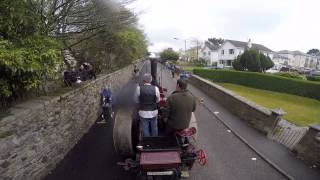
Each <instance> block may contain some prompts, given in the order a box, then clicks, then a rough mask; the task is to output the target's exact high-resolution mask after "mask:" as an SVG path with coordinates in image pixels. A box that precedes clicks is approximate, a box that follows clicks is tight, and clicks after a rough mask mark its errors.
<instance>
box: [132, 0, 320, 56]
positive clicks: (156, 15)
mask: <svg viewBox="0 0 320 180" xmlns="http://www.w3.org/2000/svg"><path fill="white" fill-rule="evenodd" d="M131 7H132V8H133V9H134V10H135V11H136V12H137V13H139V18H140V20H139V23H140V25H141V27H142V28H143V29H144V31H145V32H146V34H147V36H148V39H149V41H150V43H152V45H150V47H149V50H150V51H152V52H153V51H160V50H162V49H164V48H168V47H173V48H174V49H180V48H182V49H183V48H184V42H183V41H182V40H181V41H177V40H174V39H173V38H174V37H177V38H180V39H192V38H198V39H200V40H205V39H207V38H210V37H221V38H224V39H233V40H239V41H247V40H248V39H249V38H250V39H251V40H252V42H253V43H259V44H263V45H265V46H267V47H268V48H270V49H272V50H274V51H278V50H283V49H287V50H301V51H304V52H306V51H307V50H309V49H311V48H320V0H137V1H136V2H135V3H134V4H133V5H131ZM191 44H192V43H191V42H190V41H188V42H187V47H189V46H190V45H191Z"/></svg>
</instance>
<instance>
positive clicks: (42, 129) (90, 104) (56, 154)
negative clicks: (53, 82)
mask: <svg viewBox="0 0 320 180" xmlns="http://www.w3.org/2000/svg"><path fill="white" fill-rule="evenodd" d="M137 63H138V67H141V66H142V64H143V63H142V62H137ZM140 69H141V68H140ZM132 75H133V65H130V66H128V67H126V68H123V69H121V70H119V71H116V72H114V73H112V74H108V75H102V76H99V77H98V78H97V79H96V80H94V81H90V82H85V83H84V84H83V85H82V86H81V87H78V88H76V89H74V90H71V91H69V92H66V93H62V94H61V95H57V96H52V97H40V98H37V99H33V100H31V101H28V102H25V103H22V104H19V105H17V106H15V107H13V108H12V109H11V110H10V115H9V116H7V117H4V118H2V119H0V179H1V180H11V179H17V180H20V179H21V180H22V179H23V180H27V179H32V180H34V179H35V180H37V179H41V178H43V177H44V176H46V175H47V174H48V172H50V171H51V170H53V169H54V168H55V166H56V165H57V163H58V162H59V161H60V160H62V159H63V158H64V156H65V155H66V154H67V153H68V152H69V150H71V149H72V147H73V146H74V145H75V144H76V143H77V142H78V141H79V140H80V139H81V137H82V136H83V135H84V134H85V133H87V132H88V130H89V129H90V127H91V126H92V125H93V124H94V123H95V121H96V119H97V118H98V116H99V112H100V101H99V100H100V92H101V89H102V87H103V85H104V84H106V83H111V84H112V88H113V91H114V92H115V91H116V90H119V89H120V88H121V87H122V86H123V85H125V84H126V83H127V82H128V81H129V80H130V79H131V78H132Z"/></svg>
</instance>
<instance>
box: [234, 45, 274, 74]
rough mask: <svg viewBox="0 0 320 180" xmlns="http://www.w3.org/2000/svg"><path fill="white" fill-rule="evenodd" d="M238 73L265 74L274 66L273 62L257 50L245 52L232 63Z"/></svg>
mask: <svg viewBox="0 0 320 180" xmlns="http://www.w3.org/2000/svg"><path fill="white" fill-rule="evenodd" d="M232 66H233V69H235V70H237V71H245V70H248V71H251V72H265V71H266V70H268V69H270V68H272V67H273V66H274V63H273V61H272V60H271V59H270V58H269V57H268V56H266V55H264V54H263V53H261V52H259V50H257V49H249V50H245V51H244V53H243V54H241V55H239V56H238V57H237V58H236V59H235V60H234V61H233V63H232Z"/></svg>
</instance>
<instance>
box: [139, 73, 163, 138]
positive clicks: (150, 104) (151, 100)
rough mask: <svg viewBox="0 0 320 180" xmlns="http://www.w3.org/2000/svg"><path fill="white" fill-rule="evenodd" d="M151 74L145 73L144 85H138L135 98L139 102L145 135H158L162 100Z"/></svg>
mask: <svg viewBox="0 0 320 180" xmlns="http://www.w3.org/2000/svg"><path fill="white" fill-rule="evenodd" d="M151 82H152V76H151V74H144V76H143V85H142V86H138V87H137V89H136V92H135V100H136V102H137V103H138V104H139V116H140V127H142V129H143V136H144V137H149V136H158V120H157V117H158V109H157V103H158V102H159V101H160V92H159V89H158V87H156V86H153V85H151Z"/></svg>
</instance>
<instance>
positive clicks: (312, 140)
mask: <svg viewBox="0 0 320 180" xmlns="http://www.w3.org/2000/svg"><path fill="white" fill-rule="evenodd" d="M293 152H295V153H297V155H298V157H300V158H301V159H303V160H304V161H305V162H306V163H307V164H309V165H311V166H316V167H317V168H318V169H320V125H310V127H309V130H308V131H307V133H306V134H305V135H304V137H303V138H302V139H301V140H300V142H299V143H298V144H297V145H296V146H295V147H294V149H293Z"/></svg>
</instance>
